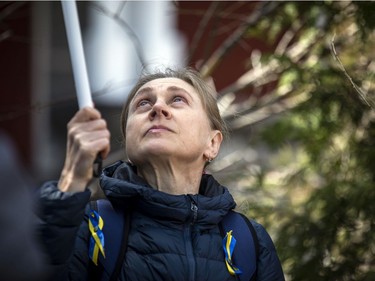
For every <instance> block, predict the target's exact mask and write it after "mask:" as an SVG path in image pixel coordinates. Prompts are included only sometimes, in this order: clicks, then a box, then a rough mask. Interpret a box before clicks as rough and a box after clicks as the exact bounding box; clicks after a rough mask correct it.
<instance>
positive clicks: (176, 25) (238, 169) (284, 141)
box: [0, 1, 375, 281]
mask: <svg viewBox="0 0 375 281" xmlns="http://www.w3.org/2000/svg"><path fill="white" fill-rule="evenodd" d="M77 7H78V11H79V17H80V23H81V31H82V37H83V43H84V49H85V56H86V63H87V68H88V74H89V80H90V84H91V90H92V93H93V98H94V102H95V105H96V107H97V108H98V109H99V110H100V111H101V112H102V114H103V116H104V118H105V119H106V120H107V122H108V125H109V128H110V130H111V133H112V135H111V137H112V139H111V142H112V143H111V146H112V152H111V154H110V156H109V159H107V160H106V162H105V164H108V163H110V162H113V161H116V160H119V159H126V156H125V155H124V152H123V150H122V140H121V133H120V128H119V118H120V112H121V106H122V103H123V102H124V100H125V99H126V95H127V92H128V91H129V89H130V88H131V87H132V85H133V84H134V82H135V81H136V80H137V77H138V76H139V74H140V73H141V71H142V70H143V69H149V70H152V69H155V68H159V69H160V68H165V67H172V68H173V67H179V66H193V67H195V68H196V69H198V70H199V71H200V72H201V73H202V74H203V75H204V76H205V77H206V78H207V79H213V82H214V84H215V86H216V89H217V92H218V96H217V98H218V103H219V106H220V110H221V113H222V115H223V116H224V118H225V120H226V121H227V123H228V125H229V128H230V130H231V137H230V138H229V139H228V140H226V142H225V144H224V145H223V148H222V151H221V154H220V156H219V157H218V158H217V159H215V161H214V162H213V163H212V165H210V171H211V172H212V173H213V174H214V175H215V176H216V177H217V178H218V179H219V181H221V182H222V183H223V184H224V185H226V186H228V187H229V188H230V190H231V191H232V192H233V194H234V195H235V197H236V200H237V202H238V208H239V209H240V210H241V211H243V212H245V213H246V214H247V215H248V216H249V217H252V218H255V219H256V220H257V221H259V222H260V223H262V224H264V225H265V226H266V228H267V229H268V230H269V232H270V234H271V236H272V238H273V239H274V241H275V244H276V247H277V250H278V253H279V255H280V258H281V261H282V264H283V267H284V271H285V275H286V278H287V280H296V281H297V280H298V281H299V280H314V281H318V280H375V260H374V256H375V231H374V227H375V223H374V214H375V203H374V202H375V112H374V106H375V92H374V91H375V84H374V82H375V81H374V72H375V61H374V58H375V31H374V28H375V17H374V16H373V13H374V11H375V2H373V1H366V2H357V1H318V2H305V1H301V2H288V1H283V2H277V1H275V2H266V1H262V2H255V1H207V2H200V1H160V2H159V1H148V2H143V1H114V2H112V1H83V2H78V3H77ZM0 66H1V70H0V71H1V75H0V81H1V87H0V89H1V98H2V100H1V103H0V130H1V131H2V132H3V133H6V134H7V135H8V136H9V137H10V138H11V140H12V141H13V143H14V145H15V147H16V149H17V151H18V153H19V156H20V159H21V162H22V164H23V165H24V168H25V169H26V170H27V171H28V172H29V174H30V175H31V177H32V178H33V179H34V181H35V183H36V185H39V184H41V183H42V182H44V181H46V180H50V179H57V178H58V177H59V172H60V170H61V169H62V166H63V161H64V156H65V144H66V124H67V122H68V121H69V119H70V118H71V117H72V116H73V115H74V113H75V112H76V111H77V109H78V105H77V100H76V97H75V86H74V81H73V74H72V67H71V62H70V56H69V49H68V44H67V39H66V32H65V27H64V22H63V15H62V9H61V3H60V2H58V1H41V2H34V1H25V2H22V1H14V2H13V1H2V2H0ZM8 188H11V187H8Z"/></svg>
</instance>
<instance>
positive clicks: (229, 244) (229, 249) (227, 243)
mask: <svg viewBox="0 0 375 281" xmlns="http://www.w3.org/2000/svg"><path fill="white" fill-rule="evenodd" d="M232 231H233V230H231V231H228V232H227V235H225V237H224V239H223V248H224V253H225V264H226V265H227V269H228V271H229V273H230V274H231V275H236V274H242V271H241V270H240V269H239V268H238V267H236V266H235V265H234V264H233V260H232V255H233V251H234V247H235V246H236V242H237V241H236V239H235V238H234V236H232Z"/></svg>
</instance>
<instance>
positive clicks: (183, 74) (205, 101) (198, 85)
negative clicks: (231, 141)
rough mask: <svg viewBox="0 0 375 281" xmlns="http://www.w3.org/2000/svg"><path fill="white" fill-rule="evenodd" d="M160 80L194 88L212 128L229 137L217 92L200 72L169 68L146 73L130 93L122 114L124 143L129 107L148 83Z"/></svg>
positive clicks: (190, 69)
mask: <svg viewBox="0 0 375 281" xmlns="http://www.w3.org/2000/svg"><path fill="white" fill-rule="evenodd" d="M160 78H178V79H181V80H183V81H185V82H186V83H188V84H190V85H191V86H193V88H194V89H195V90H196V91H197V93H198V94H199V98H200V99H201V102H202V105H203V109H204V110H205V112H206V114H207V117H208V119H209V121H210V125H211V128H212V129H214V130H219V131H220V132H221V133H222V134H223V136H224V137H226V136H227V135H228V129H227V126H226V123H225V121H224V120H223V118H222V117H221V115H220V111H219V108H218V105H217V100H216V95H217V94H216V90H215V89H214V88H213V87H211V86H210V85H209V84H208V83H207V82H206V81H205V80H204V79H203V77H202V76H201V74H200V73H199V72H198V71H196V70H194V69H192V68H189V67H187V68H180V69H170V68H168V69H166V70H164V71H160V70H159V71H157V72H154V73H151V74H147V73H144V74H143V75H141V77H140V78H139V80H138V82H137V83H136V85H135V86H134V87H133V89H132V90H131V91H130V93H129V95H128V98H127V100H126V102H125V104H124V106H123V108H122V113H121V132H122V136H123V139H124V141H125V140H126V125H127V122H128V114H129V107H130V103H131V101H132V100H133V98H134V96H135V94H136V93H137V91H138V90H139V89H140V88H141V87H142V86H143V85H145V84H146V83H148V82H150V81H153V80H155V79H160Z"/></svg>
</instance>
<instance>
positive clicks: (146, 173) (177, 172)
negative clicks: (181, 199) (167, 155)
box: [137, 162, 203, 195]
mask: <svg viewBox="0 0 375 281" xmlns="http://www.w3.org/2000/svg"><path fill="white" fill-rule="evenodd" d="M197 166H200V165H196V164H194V165H187V164H183V165H181V164H179V165H174V164H171V163H170V162H168V163H161V162H159V163H158V164H157V165H153V164H152V163H147V164H145V165H141V166H138V165H137V174H138V175H139V176H141V177H142V178H144V179H145V180H146V181H147V183H148V184H149V185H151V186H152V187H153V188H155V189H157V190H160V191H163V192H165V193H169V194H174V195H181V194H197V193H198V192H199V185H200V182H201V178H202V171H203V167H199V168H197Z"/></svg>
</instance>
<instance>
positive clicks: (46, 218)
mask: <svg viewBox="0 0 375 281" xmlns="http://www.w3.org/2000/svg"><path fill="white" fill-rule="evenodd" d="M38 195H39V198H38V199H39V218H40V222H39V227H38V233H39V235H40V238H41V241H42V243H43V244H44V247H45V251H46V253H47V255H48V256H49V258H50V267H51V271H52V276H51V280H87V274H88V273H87V272H88V264H89V260H88V247H87V240H88V226H87V215H85V209H86V208H85V207H86V206H87V205H88V204H87V203H88V202H89V199H90V192H89V191H84V192H79V193H70V192H61V191H59V190H58V188H57V182H47V183H46V184H44V185H43V186H42V187H41V189H40V190H39V194H38Z"/></svg>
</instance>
